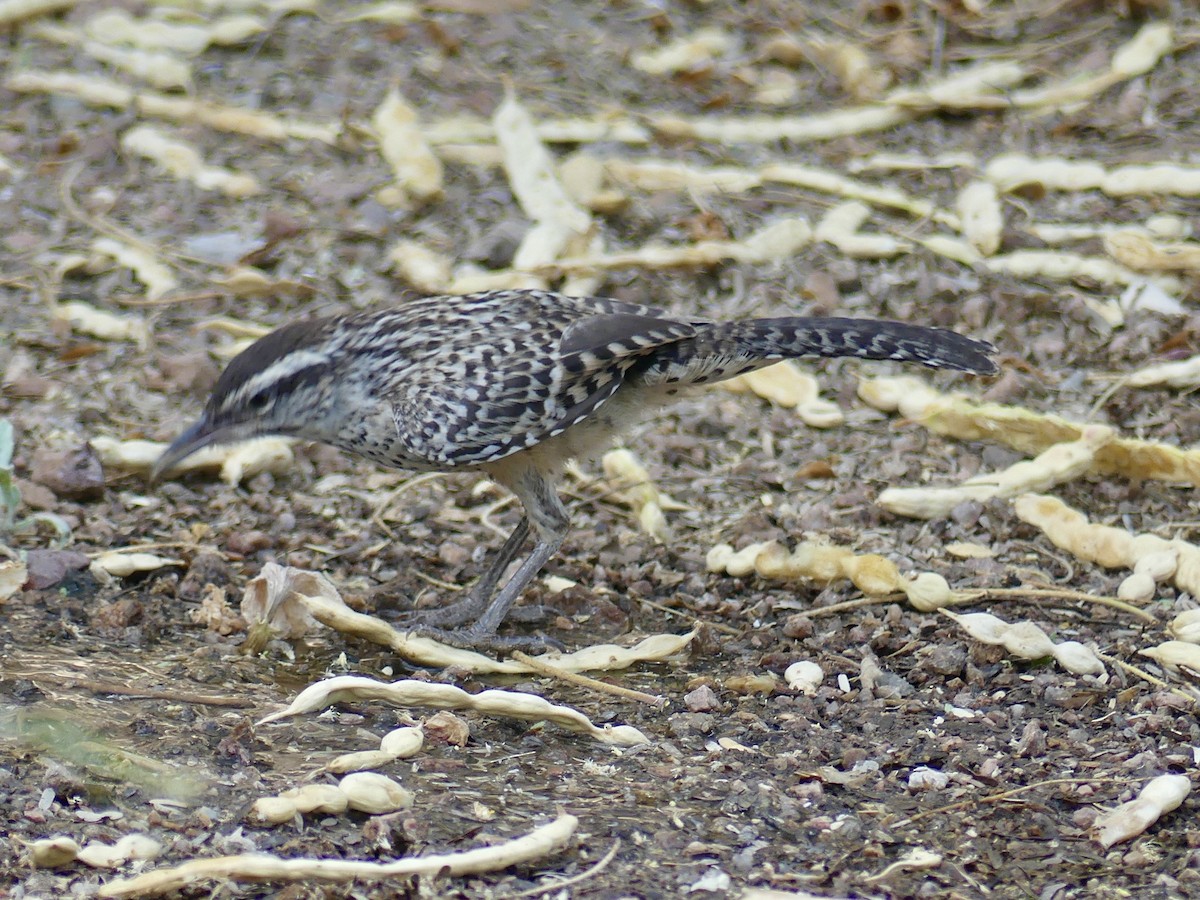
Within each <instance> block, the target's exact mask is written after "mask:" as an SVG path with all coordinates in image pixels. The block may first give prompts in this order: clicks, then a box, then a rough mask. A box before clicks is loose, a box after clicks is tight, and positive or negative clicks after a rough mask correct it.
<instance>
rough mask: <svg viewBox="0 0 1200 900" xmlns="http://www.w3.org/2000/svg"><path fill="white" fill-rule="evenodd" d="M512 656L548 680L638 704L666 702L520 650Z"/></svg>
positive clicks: (660, 698) (653, 704)
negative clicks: (633, 701)
mask: <svg viewBox="0 0 1200 900" xmlns="http://www.w3.org/2000/svg"><path fill="white" fill-rule="evenodd" d="M510 655H511V656H512V658H513V659H515V660H516V661H517V662H519V663H522V664H524V665H526V666H529V668H531V669H533V670H534V671H535V672H538V673H539V674H541V675H545V676H547V677H548V678H556V679H558V680H559V681H566V682H569V683H571V684H575V685H578V686H579V687H585V688H589V689H591V690H593V691H598V692H599V693H601V694H612V695H613V696H614V697H623V698H625V699H626V700H636V701H637V702H638V703H648V704H650V705H651V706H662V705H663V704H664V703H665V702H666V701H665V700H664V699H663V698H662V697H655V696H654V695H653V694H647V693H645V692H644V691H635V690H633V689H632V688H627V687H621V686H620V685H617V684H609V683H608V682H605V681H598V680H597V679H595V678H588V677H587V676H586V675H580V674H579V673H578V672H568V671H567V670H566V669H560V668H559V667H558V666H555V665H552V664H551V663H548V662H546V661H545V660H542V659H538V658H537V657H536V656H530V655H529V654H528V653H522V652H521V651H520V650H514V651H512V653H511V654H510Z"/></svg>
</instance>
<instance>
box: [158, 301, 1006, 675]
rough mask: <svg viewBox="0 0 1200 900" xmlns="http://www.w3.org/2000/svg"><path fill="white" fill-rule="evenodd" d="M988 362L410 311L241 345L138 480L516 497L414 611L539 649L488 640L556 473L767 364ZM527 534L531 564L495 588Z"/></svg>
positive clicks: (302, 327)
mask: <svg viewBox="0 0 1200 900" xmlns="http://www.w3.org/2000/svg"><path fill="white" fill-rule="evenodd" d="M994 353H995V348H994V347H993V346H992V345H991V344H990V343H988V342H986V341H981V340H975V339H972V338H969V337H965V336H963V335H960V334H958V333H956V332H954V331H949V330H943V329H938V328H931V327H926V326H922V325H913V324H907V323H903V322H892V321H883V320H874V319H859V318H834V317H802V316H790V317H782V318H756V319H743V320H731V321H715V320H712V319H708V318H702V317H699V316H691V315H679V314H674V313H671V312H667V311H664V310H661V309H655V308H653V307H650V306H642V305H638V304H633V303H626V302H622V301H618V300H613V299H607V298H600V297H572V296H566V295H563V294H559V293H555V292H553V291H548V290H532V289H522V290H515V289H514V290H496V291H485V292H480V293H473V294H465V295H454V296H451V295H443V296H428V297H418V298H414V299H411V300H407V301H404V302H401V303H399V304H398V305H395V306H392V307H389V308H386V309H380V310H373V311H365V312H357V313H349V314H340V315H329V316H324V317H319V318H309V319H301V320H297V321H295V322H291V323H288V324H285V325H283V326H282V327H280V328H278V329H276V330H275V331H272V332H270V333H269V334H267V335H265V336H264V337H262V338H260V339H258V340H257V341H255V342H254V343H253V344H251V345H250V346H249V347H247V348H246V349H245V350H243V351H242V352H241V353H239V354H238V355H237V356H235V357H234V358H233V360H231V361H230V363H229V364H228V366H227V367H226V368H225V370H224V371H223V372H222V373H221V375H220V376H219V378H218V380H217V382H216V384H215V385H214V387H213V390H212V394H211V396H210V397H209V399H208V402H207V404H206V405H205V407H204V411H203V414H202V415H201V417H200V418H199V419H198V420H197V421H196V422H195V424H193V425H192V426H191V427H190V428H188V429H187V430H186V431H184V432H183V433H182V434H181V435H180V436H179V437H178V438H177V439H176V440H174V441H173V442H172V443H171V444H170V445H169V446H168V447H167V449H166V450H165V451H164V452H163V453H162V455H161V457H160V458H159V459H158V460H157V462H156V463H155V465H154V467H153V471H152V473H151V481H152V483H153V482H154V481H157V480H158V479H159V478H161V476H162V475H163V474H165V473H166V472H168V471H169V470H171V469H172V468H173V467H174V466H176V465H178V464H179V463H180V462H182V461H183V460H184V459H185V458H187V457H188V456H190V455H191V454H193V453H195V452H196V451H198V450H200V449H202V448H204V447H209V446H211V445H217V444H230V443H235V442H238V441H244V440H247V439H250V438H256V437H263V436H284V437H292V438H297V439H303V440H309V441H320V442H324V443H327V444H331V445H333V446H334V447H338V448H340V449H342V450H345V451H349V452H350V453H354V454H358V455H359V456H363V457H365V458H367V459H368V460H371V461H373V462H375V463H378V464H380V465H382V466H385V467H394V468H401V469H407V470H412V471H423V472H430V471H436V472H447V471H457V470H468V471H471V470H474V471H482V472H483V473H485V474H486V475H487V476H488V477H489V478H490V479H491V480H492V481H494V482H496V483H498V484H500V485H503V486H504V487H505V488H507V489H508V490H509V491H511V492H512V493H513V494H514V495H516V497H517V498H518V499H519V500H520V502H521V504H522V506H523V515H522V516H521V518H520V520H519V521H518V523H517V525H516V527H515V528H514V530H513V532H512V533H511V534H510V535H509V537H508V539H507V540H506V541H505V542H504V544H503V546H502V547H501V549H500V551H499V552H498V553H497V554H496V555H495V556H494V557H493V559H492V560H491V562H490V563H489V564H488V565H487V567H486V569H485V571H484V572H483V574H482V575H481V576H480V578H479V579H478V580H477V581H476V582H475V584H474V585H473V586H472V587H471V588H470V589H469V590H468V591H467V592H466V594H465V596H464V597H463V598H462V599H459V600H457V601H456V602H454V603H451V604H448V605H446V606H444V607H442V608H440V609H437V610H432V611H430V612H428V613H427V614H426V616H425V617H424V619H423V621H422V624H421V626H420V629H419V631H420V632H424V633H427V634H431V635H433V636H435V637H439V638H441V639H443V640H446V641H448V642H449V643H451V644H455V645H457V646H460V647H473V648H477V649H485V648H487V649H494V650H499V651H504V650H507V649H514V648H520V649H524V648H525V647H534V648H536V647H542V648H543V649H544V648H545V647H546V646H547V639H541V638H524V637H502V636H499V635H498V634H497V632H498V629H499V628H500V625H501V623H502V622H503V621H504V619H505V617H506V616H507V615H508V614H509V611H510V609H511V608H512V606H513V605H514V604H515V603H516V601H517V600H518V598H519V597H520V596H521V594H522V592H523V591H524V590H525V588H526V587H527V585H528V584H529V582H530V581H531V580H532V579H533V578H534V577H535V576H536V575H537V574H538V573H539V572H540V571H541V570H542V568H543V567H544V566H545V565H546V563H547V562H548V561H549V560H550V559H551V558H552V557H553V556H554V555H555V554H556V553H557V552H558V550H559V548H560V547H561V545H562V543H563V540H564V538H565V537H566V535H567V533H568V528H569V524H570V519H569V516H568V513H567V509H566V507H565V506H564V505H563V502H562V500H561V499H560V497H559V494H558V491H557V490H556V482H557V480H558V478H559V477H560V475H561V473H562V472H563V470H564V468H565V466H566V465H567V463H568V462H570V461H571V460H573V459H576V458H579V457H589V456H592V455H595V454H596V452H597V451H598V450H601V449H603V448H604V447H606V446H608V445H609V444H610V443H611V442H612V440H613V439H614V438H615V437H616V436H617V435H619V433H620V432H621V431H622V430H624V429H626V428H628V427H629V426H630V425H632V424H634V423H636V422H638V421H640V420H642V419H645V418H646V417H648V416H650V415H652V414H653V412H654V411H655V410H657V409H658V408H660V407H662V406H663V405H665V404H668V403H670V402H671V401H672V400H673V399H675V398H676V397H678V396H679V395H680V394H681V393H683V392H684V391H687V390H688V389H690V388H694V387H696V386H699V385H704V384H709V383H712V382H718V381H722V380H725V379H728V378H733V377H734V376H737V375H741V374H743V373H746V372H749V371H752V370H754V369H759V368H762V367H764V366H768V365H771V364H772V363H774V362H777V361H779V360H782V359H793V358H798V357H810V356H815V357H853V358H859V359H868V360H898V361H901V362H915V363H920V364H921V365H924V366H928V367H931V368H945V369H956V370H960V371H963V372H967V373H972V374H976V375H991V374H994V373H995V372H996V371H997V367H996V364H995V362H993V360H992V358H991V357H992V355H993V354H994ZM530 532H532V534H533V538H534V541H533V549H532V550H531V551H530V553H529V555H528V556H526V557H525V558H524V560H523V561H522V562H521V564H520V566H519V567H518V568H517V569H516V570H515V572H513V574H512V575H511V576H510V577H509V578H508V580H507V581H506V582H505V583H504V584H503V586H500V582H501V579H502V578H503V576H504V574H505V573H506V572H507V571H508V569H509V567H510V565H511V564H512V563H513V561H514V560H515V559H516V558H517V556H518V554H519V553H520V551H521V548H522V547H523V546H524V544H525V542H526V539H527V538H528V537H529V535H530ZM498 587H499V589H497V588H498Z"/></svg>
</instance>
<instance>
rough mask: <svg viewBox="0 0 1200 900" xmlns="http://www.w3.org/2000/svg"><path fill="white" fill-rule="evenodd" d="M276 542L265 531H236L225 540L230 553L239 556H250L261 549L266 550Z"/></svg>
mask: <svg viewBox="0 0 1200 900" xmlns="http://www.w3.org/2000/svg"><path fill="white" fill-rule="evenodd" d="M274 543H275V539H274V538H273V537H271V535H269V534H267V533H266V532H265V531H235V532H234V533H233V534H231V535H230V536H229V539H228V540H227V541H226V542H225V546H226V547H227V548H228V549H229V552H230V553H236V554H238V555H239V556H249V555H250V554H251V553H257V552H258V551H259V550H265V549H267V548H268V547H270V546H271V545H272V544H274Z"/></svg>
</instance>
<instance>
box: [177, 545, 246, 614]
mask: <svg viewBox="0 0 1200 900" xmlns="http://www.w3.org/2000/svg"><path fill="white" fill-rule="evenodd" d="M231 581H232V576H231V575H230V572H229V565H228V564H227V563H226V562H225V559H224V557H222V556H221V555H220V554H219V553H213V552H211V551H205V552H202V553H197V554H196V556H195V557H194V558H193V559H192V564H191V565H190V566H188V570H187V574H186V575H184V576H183V578H182V579H181V580H180V582H179V587H178V588H176V589H175V593H176V595H177V596H178V597H179V598H180V599H181V600H189V601H193V602H194V601H196V600H199V599H201V598H202V597H203V596H204V592H205V589H206V588H207V587H208V586H209V585H214V586H216V587H226V586H228V585H229V583H230V582H231Z"/></svg>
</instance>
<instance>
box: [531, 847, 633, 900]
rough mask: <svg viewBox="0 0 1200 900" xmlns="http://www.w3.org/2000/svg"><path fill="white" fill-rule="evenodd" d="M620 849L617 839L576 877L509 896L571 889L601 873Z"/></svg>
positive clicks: (536, 894) (533, 894)
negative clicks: (590, 865) (594, 862)
mask: <svg viewBox="0 0 1200 900" xmlns="http://www.w3.org/2000/svg"><path fill="white" fill-rule="evenodd" d="M620 849H621V839H620V838H617V839H616V840H615V841H613V845H612V846H611V847H609V848H608V852H607V853H605V854H604V855H603V856H602V857H600V859H599V860H598V861H597V862H596V864H595V865H594V866H592V867H590V868H589V869H587V870H585V871H583V872H580V873H579V874H578V875H573V876H571V877H570V878H568V879H566V880H565V881H556V882H554V884H550V885H547V886H546V887H535V888H530V889H529V890H527V891H521V893H519V894H512V895H510V896H511V897H512V898H513V900H517V898H518V897H536V896H538V895H539V894H548V893H550V892H551V891H560V890H562V889H563V888H565V887H571V886H572V885H575V884H579V883H580V882H583V881H587V880H588V879H589V878H595V877H596V876H597V875H599V874H600V873H601V872H602V871H604V869H605V868H606V867H607V866H608V864H609V863H610V862H612V861H613V858H614V857H615V856H616V855H617V851H618V850H620Z"/></svg>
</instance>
